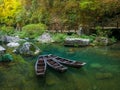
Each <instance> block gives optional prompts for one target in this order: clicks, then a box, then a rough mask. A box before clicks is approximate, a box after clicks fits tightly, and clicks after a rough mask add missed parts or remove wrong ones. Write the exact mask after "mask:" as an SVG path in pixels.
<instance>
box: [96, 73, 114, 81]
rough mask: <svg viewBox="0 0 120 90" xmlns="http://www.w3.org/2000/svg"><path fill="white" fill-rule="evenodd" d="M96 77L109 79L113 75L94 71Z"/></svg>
mask: <svg viewBox="0 0 120 90" xmlns="http://www.w3.org/2000/svg"><path fill="white" fill-rule="evenodd" d="M95 77H96V79H100V80H103V79H110V78H112V77H113V75H112V73H96V75H95Z"/></svg>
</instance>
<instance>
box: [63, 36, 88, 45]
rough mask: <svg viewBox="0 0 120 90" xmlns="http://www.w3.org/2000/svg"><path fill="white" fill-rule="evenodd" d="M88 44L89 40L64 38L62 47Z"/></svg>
mask: <svg viewBox="0 0 120 90" xmlns="http://www.w3.org/2000/svg"><path fill="white" fill-rule="evenodd" d="M89 44H90V39H83V38H66V39H65V42H64V45H67V46H87V45H89Z"/></svg>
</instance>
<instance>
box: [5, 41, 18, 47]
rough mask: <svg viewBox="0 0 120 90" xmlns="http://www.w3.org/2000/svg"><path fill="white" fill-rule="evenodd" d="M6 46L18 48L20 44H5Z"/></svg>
mask: <svg viewBox="0 0 120 90" xmlns="http://www.w3.org/2000/svg"><path fill="white" fill-rule="evenodd" d="M7 46H8V47H18V46H20V44H19V43H16V42H10V43H8V44H7Z"/></svg>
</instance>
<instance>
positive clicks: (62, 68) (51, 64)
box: [44, 56, 67, 72]
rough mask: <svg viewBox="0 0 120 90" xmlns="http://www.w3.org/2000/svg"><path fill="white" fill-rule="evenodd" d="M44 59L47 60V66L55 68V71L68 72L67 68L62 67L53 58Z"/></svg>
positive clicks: (46, 57)
mask: <svg viewBox="0 0 120 90" xmlns="http://www.w3.org/2000/svg"><path fill="white" fill-rule="evenodd" d="M44 58H45V59H46V61H47V64H48V65H49V66H50V67H51V68H53V69H55V70H57V71H59V72H65V71H66V70H67V67H65V66H63V65H61V64H60V63H59V62H57V61H56V60H55V59H54V58H51V57H50V56H44Z"/></svg>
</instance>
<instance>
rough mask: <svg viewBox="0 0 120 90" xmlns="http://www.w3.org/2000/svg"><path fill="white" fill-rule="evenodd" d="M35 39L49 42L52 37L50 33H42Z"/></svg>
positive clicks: (51, 40)
mask: <svg viewBox="0 0 120 90" xmlns="http://www.w3.org/2000/svg"><path fill="white" fill-rule="evenodd" d="M37 41H39V42H41V43H51V42H53V39H52V37H51V35H50V34H49V33H43V34H42V35H41V36H40V37H39V38H38V39H37Z"/></svg>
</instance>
